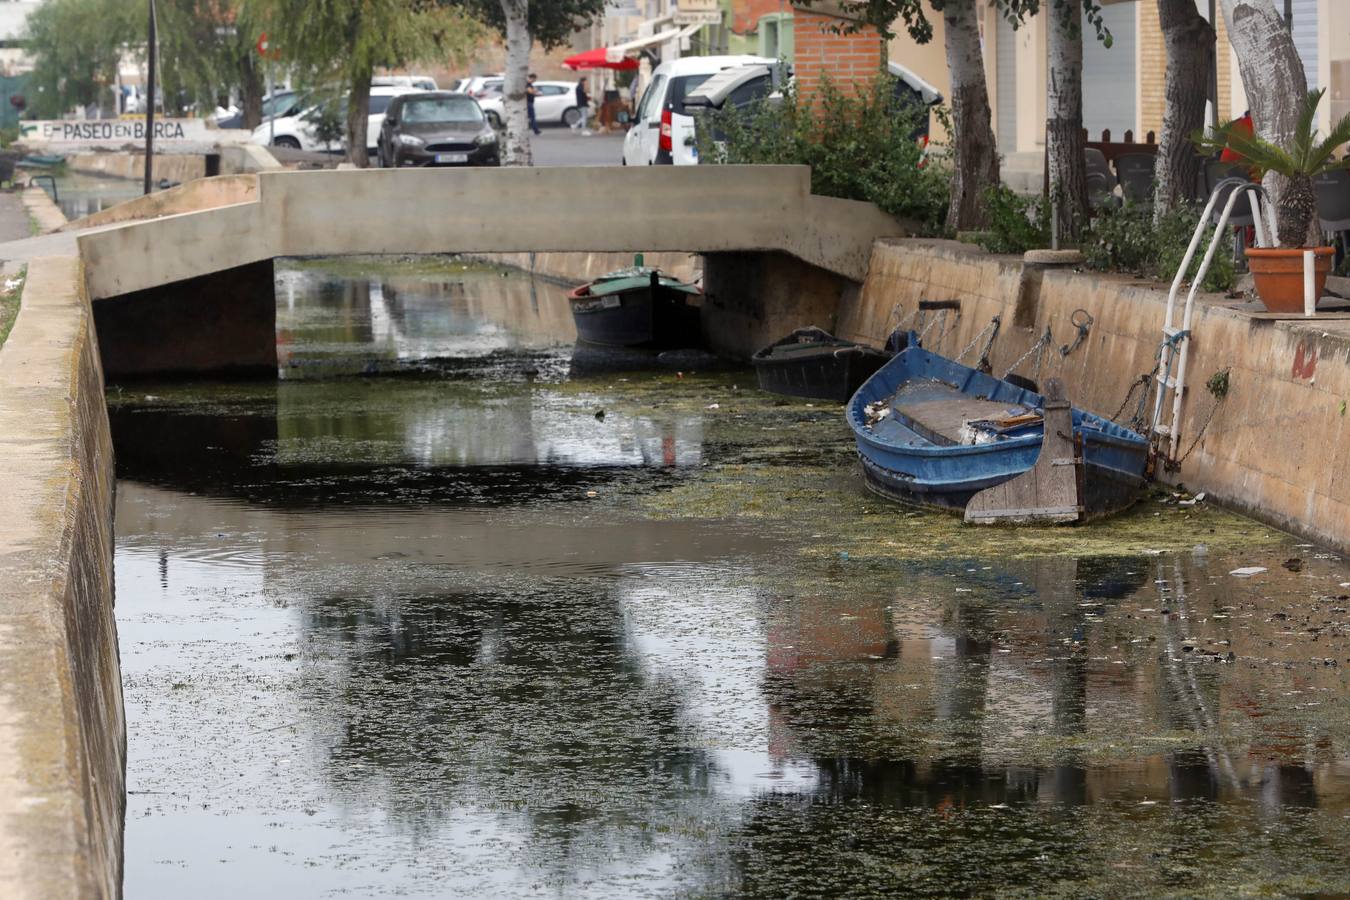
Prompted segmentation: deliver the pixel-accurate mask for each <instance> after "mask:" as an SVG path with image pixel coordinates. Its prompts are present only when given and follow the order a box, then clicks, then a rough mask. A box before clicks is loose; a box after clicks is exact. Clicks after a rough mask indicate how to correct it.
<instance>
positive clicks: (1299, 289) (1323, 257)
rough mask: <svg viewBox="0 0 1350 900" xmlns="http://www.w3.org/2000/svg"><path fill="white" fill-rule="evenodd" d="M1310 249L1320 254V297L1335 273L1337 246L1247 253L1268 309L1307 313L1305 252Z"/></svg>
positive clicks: (1257, 291)
mask: <svg viewBox="0 0 1350 900" xmlns="http://www.w3.org/2000/svg"><path fill="white" fill-rule="evenodd" d="M1306 250H1312V251H1313V253H1315V254H1317V258H1316V260H1315V262H1316V269H1315V271H1316V275H1315V278H1316V288H1317V296H1318V297H1319V298H1320V297H1321V296H1322V289H1323V288H1325V287H1326V286H1327V276H1328V275H1330V274H1331V263H1332V261H1333V258H1334V257H1335V254H1336V250H1335V248H1334V247H1302V248H1293V249H1289V250H1286V249H1283V248H1268V247H1252V248H1250V249H1248V250H1247V266H1248V267H1249V268H1250V269H1251V272H1252V280H1253V281H1255V282H1256V293H1257V296H1259V297H1260V298H1261V302H1262V303H1264V304H1265V306H1266V309H1268V310H1270V311H1271V312H1279V313H1301V312H1303V253H1304V251H1306Z"/></svg>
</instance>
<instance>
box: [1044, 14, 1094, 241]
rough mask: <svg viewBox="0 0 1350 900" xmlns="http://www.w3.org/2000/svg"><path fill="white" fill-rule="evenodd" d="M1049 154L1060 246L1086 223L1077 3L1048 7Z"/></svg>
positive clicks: (1080, 29) (1080, 19) (1080, 24)
mask: <svg viewBox="0 0 1350 900" xmlns="http://www.w3.org/2000/svg"><path fill="white" fill-rule="evenodd" d="M1047 14H1048V15H1049V16H1050V19H1049V21H1048V22H1047V23H1046V28H1045V31H1046V39H1047V43H1048V45H1049V49H1050V54H1049V55H1050V62H1049V67H1048V71H1047V72H1046V81H1047V91H1046V99H1045V115H1046V120H1045V154H1046V164H1047V169H1048V171H1049V173H1050V184H1049V198H1050V204H1051V208H1052V209H1053V210H1054V211H1055V217H1054V221H1053V222H1052V223H1051V227H1053V228H1054V229H1055V233H1056V234H1058V235H1059V239H1060V240H1061V241H1065V242H1068V243H1077V241H1078V237H1079V232H1080V230H1081V229H1082V227H1083V226H1084V225H1085V224H1086V223H1087V213H1088V204H1087V158H1086V156H1085V155H1084V150H1085V149H1086V148H1085V147H1084V141H1083V13H1082V8H1081V7H1080V6H1079V5H1078V4H1077V3H1075V2H1069V3H1067V4H1066V5H1065V6H1064V7H1063V8H1062V9H1061V8H1059V7H1058V6H1050V7H1048V8H1047Z"/></svg>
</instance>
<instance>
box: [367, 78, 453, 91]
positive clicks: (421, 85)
mask: <svg viewBox="0 0 1350 900" xmlns="http://www.w3.org/2000/svg"><path fill="white" fill-rule="evenodd" d="M370 86H371V87H415V88H418V89H420V90H423V91H439V90H440V87H439V86H438V85H437V84H436V79H435V78H432V77H431V76H430V75H376V76H375V77H374V78H372V79H370Z"/></svg>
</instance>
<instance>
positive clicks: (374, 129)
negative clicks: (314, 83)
mask: <svg viewBox="0 0 1350 900" xmlns="http://www.w3.org/2000/svg"><path fill="white" fill-rule="evenodd" d="M420 93H424V92H423V91H422V90H421V88H415V87H410V86H407V85H380V86H377V87H372V88H371V89H370V120H369V121H368V122H367V124H366V143H367V144H368V145H369V146H368V147H367V148H366V149H367V150H369V151H370V153H371V154H372V155H373V154H374V153H375V151H376V148H375V142H376V141H377V140H379V137H380V128H381V127H382V126H383V125H384V112H385V110H387V109H388V108H389V101H390V100H392V99H394V98H395V97H397V96H399V95H400V94H420ZM331 103H338V104H340V105H341V111H339V114H338V118H339V119H340V120H344V121H345V119H346V113H345V109H346V104H347V101H346V98H343V99H341V100H338V99H330V100H324V101H322V102H321V103H316V104H312V105H310V106H308V107H306V108H305V109H303V110H301V111H300V112H298V113H295V114H294V115H290V116H282V117H281V118H279V119H275V120H274V121H271V122H264V123H262V124H261V125H259V126H258V127H257V128H255V129H253V143H255V144H262V145H263V146H267V145H268V144H271V145H272V146H274V147H287V148H290V149H292V150H307V151H310V152H316V153H322V152H331V151H342V150H345V149H346V148H345V147H344V146H343V145H342V142H341V141H338V142H337V143H336V144H324V143H323V142H322V141H320V140H319V138H318V136H317V135H316V134H315V133H314V122H313V118H314V114H315V113H316V112H317V111H318V110H319V109H320V108H321V107H323V106H324V105H325V104H331Z"/></svg>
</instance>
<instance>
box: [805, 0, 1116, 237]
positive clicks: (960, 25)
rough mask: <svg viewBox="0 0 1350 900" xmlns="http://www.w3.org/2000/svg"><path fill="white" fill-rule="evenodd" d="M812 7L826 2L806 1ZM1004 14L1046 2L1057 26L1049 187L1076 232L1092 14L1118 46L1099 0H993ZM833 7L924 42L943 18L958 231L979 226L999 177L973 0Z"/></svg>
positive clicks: (1033, 9)
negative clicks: (935, 20) (935, 16)
mask: <svg viewBox="0 0 1350 900" xmlns="http://www.w3.org/2000/svg"><path fill="white" fill-rule="evenodd" d="M802 2H804V3H805V4H806V5H811V4H813V3H817V2H826V0H802ZM990 2H992V3H993V4H994V6H995V8H996V9H997V10H998V12H999V14H1000V15H1002V16H1003V17H1004V18H1006V19H1007V20H1008V21H1009V22H1011V23H1012V24H1013V26H1014V27H1016V26H1018V25H1020V24H1022V23H1023V22H1025V21H1026V20H1027V19H1028V18H1030V17H1031V16H1034V15H1036V14H1037V13H1039V12H1040V11H1041V7H1042V6H1043V5H1044V6H1045V7H1047V9H1048V10H1049V12H1050V13H1051V14H1052V15H1054V17H1055V18H1054V20H1053V25H1054V26H1055V27H1052V28H1051V29H1050V40H1049V43H1050V67H1049V69H1050V70H1049V72H1048V78H1049V82H1050V91H1049V96H1048V97H1047V102H1046V114H1047V116H1048V117H1049V118H1048V120H1047V122H1046V154H1047V157H1048V160H1049V163H1050V185H1049V188H1050V192H1051V194H1052V196H1054V197H1055V198H1056V199H1057V206H1058V207H1059V210H1060V216H1059V226H1060V234H1061V235H1065V236H1069V237H1072V236H1073V235H1075V234H1076V229H1077V228H1078V227H1080V226H1079V223H1080V222H1081V221H1083V220H1084V219H1085V218H1086V217H1085V216H1082V215H1080V214H1079V213H1080V212H1081V213H1085V212H1086V211H1087V173H1086V167H1085V161H1084V157H1083V138H1082V132H1083V90H1082V70H1083V50H1082V23H1083V21H1084V19H1086V20H1087V21H1088V22H1089V23H1091V24H1092V25H1093V26H1094V28H1095V29H1096V31H1097V36H1098V38H1099V39H1101V40H1102V41H1103V43H1105V44H1106V46H1108V47H1109V46H1110V45H1111V35H1110V33H1109V32H1107V30H1106V28H1105V26H1104V24H1103V22H1102V17H1101V7H1100V6H1099V5H1098V4H1097V3H1096V2H1094V0H990ZM832 5H834V6H836V7H837V8H839V9H840V10H842V11H843V12H844V13H845V14H847V15H850V16H852V17H854V18H856V19H857V20H858V22H859V25H857V26H853V27H861V26H864V25H867V26H872V27H874V28H876V29H877V30H879V31H880V32H881V33H882V34H883V35H884V36H886V37H891V36H892V34H893V32H892V30H891V29H892V28H893V27H894V26H895V25H898V24H899V25H903V27H904V28H905V29H906V30H907V31H908V32H909V34H910V36H911V37H912V38H913V39H914V40H915V41H917V42H919V43H921V44H924V43H927V42H928V41H930V40H932V38H933V25H932V23H931V22H930V21H929V19H928V11H929V9H931V10H932V11H933V12H936V13H939V14H940V15H942V17H943V24H944V26H945V32H946V53H947V67H948V69H949V71H950V74H951V82H952V97H951V104H952V125H953V129H954V134H953V139H954V141H953V150H954V156H955V165H954V171H953V174H952V182H951V206H950V211H949V213H948V217H947V225H948V228H949V229H951V230H957V229H975V228H980V227H981V226H983V225H984V224H985V223H986V221H987V210H986V209H985V207H984V205H983V203H982V202H981V201H982V198H983V197H984V196H985V194H986V192H987V191H988V190H989V189H990V188H991V187H994V186H995V185H997V184H998V182H999V171H998V155H997V150H996V144H995V141H994V133H993V126H992V118H993V116H992V112H991V108H990V105H989V88H988V84H987V83H986V81H985V77H984V58H983V53H982V50H981V47H980V38H979V22H978V18H977V10H976V5H975V2H974V0H928V2H927V6H925V3H924V0H833V2H832Z"/></svg>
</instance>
